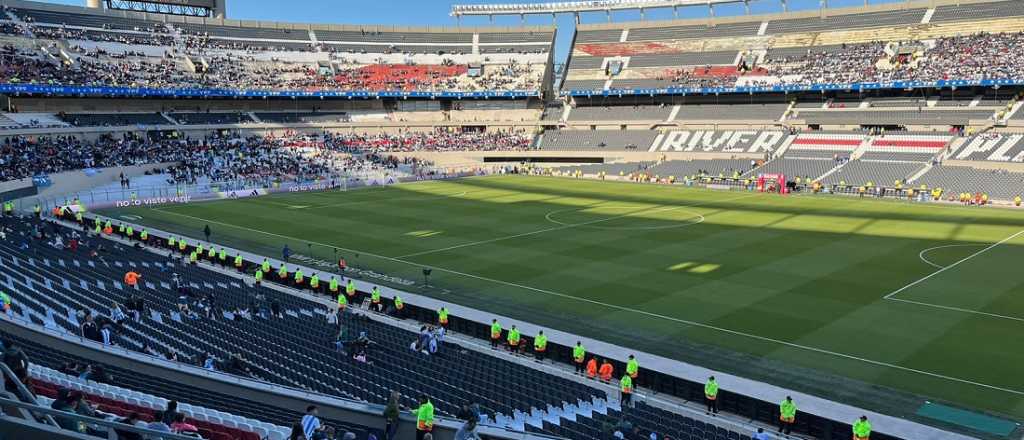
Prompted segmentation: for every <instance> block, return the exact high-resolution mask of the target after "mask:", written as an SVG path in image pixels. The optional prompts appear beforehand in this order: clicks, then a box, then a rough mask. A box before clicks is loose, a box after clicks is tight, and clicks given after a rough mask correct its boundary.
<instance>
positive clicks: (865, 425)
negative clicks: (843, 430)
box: [853, 419, 871, 438]
mask: <svg viewBox="0 0 1024 440" xmlns="http://www.w3.org/2000/svg"><path fill="white" fill-rule="evenodd" d="M853 435H855V436H857V437H860V438H868V437H869V436H870V435H871V422H869V421H867V420H859V419H858V420H857V421H856V422H853Z"/></svg>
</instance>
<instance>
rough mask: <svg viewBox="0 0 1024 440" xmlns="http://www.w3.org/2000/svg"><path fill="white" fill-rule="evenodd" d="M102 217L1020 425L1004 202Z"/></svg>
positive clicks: (539, 204) (673, 198)
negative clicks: (425, 284)
mask: <svg viewBox="0 0 1024 440" xmlns="http://www.w3.org/2000/svg"><path fill="white" fill-rule="evenodd" d="M103 213H104V214H107V215H111V216H113V217H115V218H116V217H118V216H138V217H139V218H141V220H138V222H139V223H143V224H147V225H151V226H153V227H157V228H160V229H165V230H171V231H176V232H179V233H182V234H185V235H188V236H192V237H201V236H202V234H201V230H202V228H203V226H204V225H205V224H209V225H210V226H211V228H212V229H213V231H214V235H213V240H214V241H215V242H219V243H223V244H225V245H229V246H233V247H238V248H242V249H248V250H251V251H254V252H260V253H264V254H268V255H272V256H278V255H280V249H281V246H282V245H283V244H284V243H285V242H287V243H288V244H289V245H290V247H291V248H292V249H293V250H294V251H295V252H296V253H299V254H312V256H314V257H317V258H322V259H326V260H332V259H333V258H334V257H333V256H334V250H333V248H335V247H336V248H339V249H340V255H344V256H345V257H346V258H347V259H348V260H349V262H350V263H351V264H354V265H357V266H359V267H363V268H370V269H373V270H376V271H378V272H383V273H387V274H389V275H394V276H396V277H400V278H404V279H407V280H416V281H419V280H422V275H421V273H420V271H421V268H423V267H425V266H430V267H434V268H435V271H434V274H433V275H432V279H431V284H434V285H436V286H439V287H442V288H443V289H433V290H428V291H423V292H420V291H419V289H418V288H415V287H413V288H411V290H414V291H417V292H419V293H425V294H431V295H434V296H440V297H442V298H446V299H450V300H451V301H453V302H457V303H460V304H465V305H467V306H472V307H477V308H480V309H484V310H492V311H495V312H496V313H501V314H505V315H509V316H514V317H517V318H521V319H524V320H529V321H532V322H536V323H538V324H541V325H545V326H550V327H554V328H559V329H562V330H566V331H570V332H575V333H580V334H587V335H590V336H593V337H596V338H598V339H603V340H607V341H609V342H613V343H617V344H620V345H624V346H632V347H637V348H639V349H643V350H645V351H650V352H654V353H657V354H661V355H664V356H667V357H674V358H678V359H681V360H685V361H688V362H693V363H696V364H699V365H704V366H707V367H709V368H714V369H720V370H725V371H728V372H730V373H734V374H739V375H742V376H746V377H751V378H755V379H761V380H765V381H769V382H772V383H775V384H778V385H782V386H788V387H792V388H797V389H800V390H802V391H805V392H810V393H813V394H817V395H821V396H823V397H830V398H834V399H840V400H843V401H846V402H849V403H854V404H858V405H862V406H866V407H869V408H875V409H879V410H881V411H884V412H889V413H893V414H895V415H910V414H911V413H912V412H913V411H914V410H916V409H917V405H920V403H921V401H920V397H919V396H925V397H928V398H932V399H937V400H943V401H947V402H951V403H954V404H957V405H959V406H963V407H967V408H974V409H979V410H985V411H988V412H994V413H998V414H1003V415H1006V416H1009V417H1011V418H1014V419H1018V420H1019V419H1024V376H1022V375H1020V374H1019V371H1020V369H1019V366H1020V365H1022V361H1024V353H1022V352H1021V351H1020V350H1017V348H1016V347H1015V345H1016V344H1014V343H1013V342H1012V341H1013V340H1015V337H1014V335H1016V334H1018V332H1020V331H1021V330H1022V329H1024V274H1022V273H1021V272H1020V270H1019V268H1020V264H1021V262H1022V261H1024V211H1020V210H1013V209H981V208H962V207H957V206H951V205H930V204H911V203H903V202H893V201H884V200H874V199H856V198H846V197H824V196H822V197H814V196H790V197H783V196H778V195H764V194H756V193H747V192H716V191H708V190H700V189H687V188H680V187H665V186H653V185H637V184H631V183H613V182H599V181H583V180H581V181H577V180H569V179H559V178H541V177H523V176H503V177H488V178H471V179H463V180H458V181H449V182H430V183H418V184H410V185H400V186H393V187H387V188H374V189H364V190H356V191H349V192H331V193H301V194H282V195H275V196H269V197H263V198H256V199H242V200H231V201H216V202H206V203H197V204H191V205H174V206H164V207H159V208H129V209H120V210H110V211H106V212H103ZM129 218H132V219H134V217H129ZM395 287H402V286H395ZM406 288H407V289H409V288H408V287H406ZM867 384H871V386H869V385H867ZM893 389H895V390H899V391H898V392H896V391H893Z"/></svg>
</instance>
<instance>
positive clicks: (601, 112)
mask: <svg viewBox="0 0 1024 440" xmlns="http://www.w3.org/2000/svg"><path fill="white" fill-rule="evenodd" d="M671 113H672V106H669V105H662V106H654V105H638V106H633V107H620V106H616V107H576V108H573V109H572V110H571V111H569V120H570V121H608V120H626V121H664V120H666V119H668V116H669V114H671Z"/></svg>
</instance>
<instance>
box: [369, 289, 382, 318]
mask: <svg viewBox="0 0 1024 440" xmlns="http://www.w3.org/2000/svg"><path fill="white" fill-rule="evenodd" d="M370 307H371V308H373V310H374V311H376V312H377V313H380V312H383V311H384V309H383V305H381V303H380V288H379V287H377V286H373V290H372V291H371V292H370Z"/></svg>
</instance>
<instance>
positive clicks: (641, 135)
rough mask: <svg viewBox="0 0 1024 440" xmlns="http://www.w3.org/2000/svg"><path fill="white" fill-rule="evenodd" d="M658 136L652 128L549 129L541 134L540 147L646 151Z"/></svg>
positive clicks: (545, 148) (551, 148) (549, 148)
mask: <svg viewBox="0 0 1024 440" xmlns="http://www.w3.org/2000/svg"><path fill="white" fill-rule="evenodd" d="M657 136H658V132H656V131H650V130H549V131H547V132H545V133H544V134H542V135H540V139H541V140H540V142H539V144H538V149H541V150H610V151H628V150H639V151H645V150H647V148H648V147H649V146H650V145H651V143H652V142H653V141H654V138H655V137H657Z"/></svg>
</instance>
